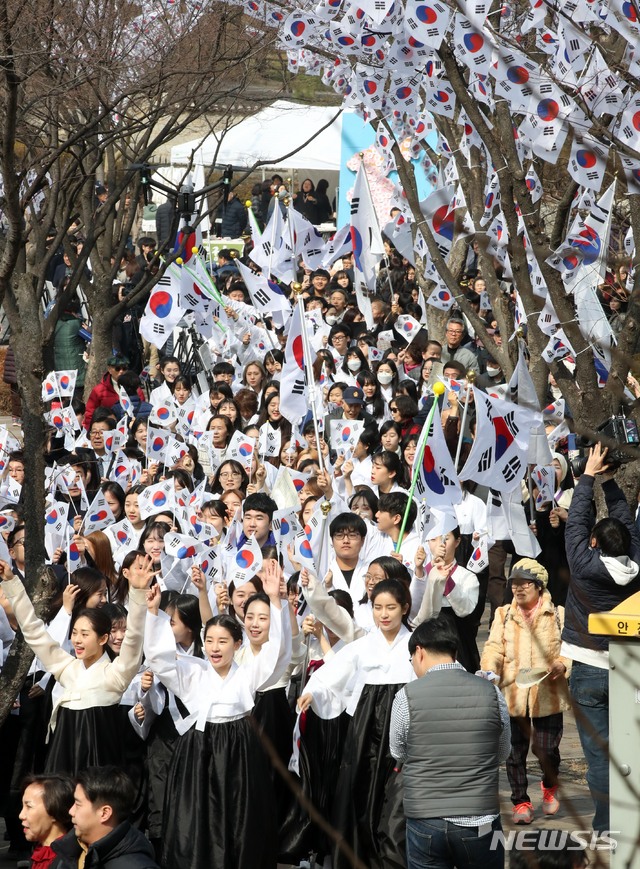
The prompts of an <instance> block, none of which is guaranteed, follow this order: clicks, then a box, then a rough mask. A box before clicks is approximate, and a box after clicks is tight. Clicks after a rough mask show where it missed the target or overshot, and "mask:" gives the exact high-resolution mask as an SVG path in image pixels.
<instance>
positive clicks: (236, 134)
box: [171, 100, 342, 172]
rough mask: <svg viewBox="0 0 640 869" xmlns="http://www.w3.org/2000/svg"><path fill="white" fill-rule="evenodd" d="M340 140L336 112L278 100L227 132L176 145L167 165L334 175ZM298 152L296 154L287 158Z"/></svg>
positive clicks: (334, 109)
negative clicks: (283, 170) (300, 171)
mask: <svg viewBox="0 0 640 869" xmlns="http://www.w3.org/2000/svg"><path fill="white" fill-rule="evenodd" d="M332 119H335V120H333V121H332ZM327 125H329V126H327ZM324 127H326V129H323V128H324ZM320 130H322V132H320ZM341 138H342V114H341V113H340V110H339V108H338V107H336V106H301V105H298V104H297V103H290V102H287V101H286V100H277V101H276V102H275V103H273V104H272V105H271V106H268V107H267V108H265V109H262V110H261V111H259V112H258V113H257V114H256V115H253V117H250V118H245V120H244V121H241V122H240V123H239V124H237V125H236V126H235V127H232V128H231V129H229V130H227V131H226V132H221V133H218V134H217V135H216V133H211V134H210V135H209V136H207V137H206V139H204V140H200V139H196V140H194V141H191V142H184V143H183V144H181V145H176V146H175V147H173V148H172V149H171V163H172V164H173V165H174V166H179V165H185V164H187V163H189V161H191V160H192V159H193V162H194V163H200V164H202V165H204V166H212V165H214V164H215V165H216V166H226V165H227V164H231V165H232V166H234V167H236V168H239V169H240V168H242V169H248V168H250V167H252V166H254V165H255V164H256V163H258V162H260V163H261V164H262V165H263V166H267V167H269V168H274V169H276V168H283V169H303V170H315V171H318V172H338V171H339V170H340V147H341ZM305 143H306V144H305ZM302 146H304V147H302ZM297 148H300V150H299V151H296V153H295V154H292V155H291V156H287V155H288V154H291V152H292V151H295V150H296V149H297Z"/></svg>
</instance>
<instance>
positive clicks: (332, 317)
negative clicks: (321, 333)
mask: <svg viewBox="0 0 640 869" xmlns="http://www.w3.org/2000/svg"><path fill="white" fill-rule="evenodd" d="M337 319H338V318H337V317H336V315H335V314H327V316H326V317H325V318H324V321H325V323H326V324H327V326H333V325H334V324H335V323H336V321H337Z"/></svg>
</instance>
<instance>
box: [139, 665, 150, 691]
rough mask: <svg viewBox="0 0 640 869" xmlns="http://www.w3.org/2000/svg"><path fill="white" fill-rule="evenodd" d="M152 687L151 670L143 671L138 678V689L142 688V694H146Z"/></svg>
mask: <svg viewBox="0 0 640 869" xmlns="http://www.w3.org/2000/svg"><path fill="white" fill-rule="evenodd" d="M152 685H153V673H152V671H151V670H145V671H144V673H143V674H142V676H140V687H141V688H142V691H143V693H146V692H147V691H148V690H149V688H151V686H152Z"/></svg>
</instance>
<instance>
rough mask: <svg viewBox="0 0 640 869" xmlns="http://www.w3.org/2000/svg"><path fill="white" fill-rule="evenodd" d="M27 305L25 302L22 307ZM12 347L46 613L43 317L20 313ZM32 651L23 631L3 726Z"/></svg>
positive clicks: (0, 684) (29, 565)
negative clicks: (41, 321)
mask: <svg viewBox="0 0 640 869" xmlns="http://www.w3.org/2000/svg"><path fill="white" fill-rule="evenodd" d="M32 293H33V283H32V281H31V278H30V277H29V276H28V275H24V274H22V275H20V277H19V278H18V279H17V282H16V286H15V295H16V298H17V299H19V300H25V299H27V298H29V297H30V296H31V294H32ZM21 307H22V306H21ZM11 327H12V337H11V347H12V349H13V352H14V354H15V359H16V371H17V374H18V388H19V389H20V395H21V398H22V427H23V432H24V454H25V457H26V459H25V471H26V474H25V482H24V487H23V504H24V526H25V534H24V537H25V580H24V582H25V587H26V589H27V591H28V592H29V596H30V597H31V599H32V600H33V601H34V605H36V606H37V607H38V608H39V609H40V610H41V611H42V613H43V614H44V615H46V612H45V609H46V604H47V603H48V601H49V599H50V597H51V595H52V593H53V591H54V584H53V576H52V573H51V571H50V570H49V569H48V568H47V567H46V565H45V559H46V550H45V546H44V523H43V516H44V511H45V493H44V485H43V481H44V469H45V461H44V448H45V443H46V424H45V421H44V418H43V410H44V408H43V406H42V397H41V390H42V380H43V376H44V364H43V359H44V347H43V344H42V332H41V325H40V319H39V318H37V317H35V318H30V317H21V318H20V320H19V322H17V323H11ZM32 658H33V655H32V653H31V651H30V650H29V648H28V647H27V646H26V644H25V643H24V640H23V639H22V635H21V634H20V633H18V635H17V636H16V639H15V641H14V643H13V646H12V647H11V650H10V652H9V657H8V658H7V663H6V665H5V667H4V669H3V671H2V675H1V676H0V724H1V723H2V721H4V718H5V717H6V716H7V715H8V714H9V712H10V711H11V707H12V705H13V701H14V699H15V698H16V697H17V695H18V692H19V690H20V686H21V685H22V682H23V681H24V678H25V676H26V674H27V671H28V669H29V664H30V663H31V660H32Z"/></svg>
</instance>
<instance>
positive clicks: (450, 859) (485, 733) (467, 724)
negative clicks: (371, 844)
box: [389, 617, 511, 869]
mask: <svg viewBox="0 0 640 869" xmlns="http://www.w3.org/2000/svg"><path fill="white" fill-rule="evenodd" d="M457 647H458V641H457V637H456V635H455V634H454V633H453V631H452V629H451V627H450V626H449V624H448V622H447V621H445V620H444V619H442V618H441V617H439V618H437V619H427V621H425V622H422V624H420V625H418V627H417V628H416V630H415V631H414V632H413V634H412V635H411V637H410V639H409V652H410V654H411V662H412V664H413V669H414V672H415V674H416V676H418V679H417V680H416V681H415V682H410V683H409V684H408V685H406V686H405V687H404V688H403V689H402V690H401V691H399V692H398V693H397V694H396V697H395V700H394V701H393V710H392V713H391V723H390V727H389V730H390V748H391V754H392V755H393V756H394V757H395V758H396V760H397V761H399V762H400V763H402V764H403V767H402V775H403V781H404V813H405V816H406V819H407V869H417V867H424V866H429V867H434V869H454V867H457V869H465V867H467V866H472V865H473V866H482V867H483V869H502V867H503V866H504V848H503V846H502V844H501V842H498V841H494V839H496V838H497V837H494V835H493V834H494V832H495V831H496V830H500V829H501V824H500V800H499V794H498V771H499V765H500V764H501V763H502V762H503V761H505V760H506V759H507V757H508V756H509V752H510V750H511V744H510V740H511V730H510V725H509V712H508V710H507V705H506V703H505V701H504V698H503V697H502V695H501V694H500V692H499V691H498V689H497V687H496V686H495V685H492V684H491V683H490V682H487V681H486V680H484V679H481V678H478V677H477V676H474V675H473V674H471V673H467V671H466V670H465V669H464V668H463V667H462V666H461V665H460V664H458V663H457V661H456V653H457Z"/></svg>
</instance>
